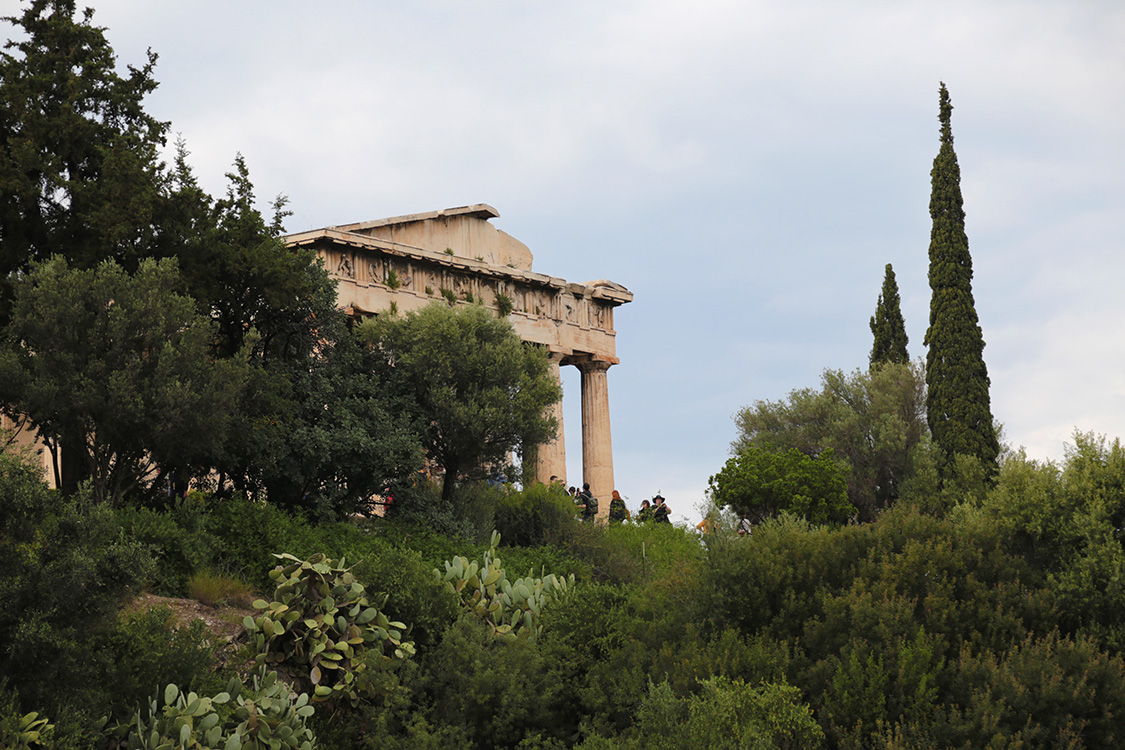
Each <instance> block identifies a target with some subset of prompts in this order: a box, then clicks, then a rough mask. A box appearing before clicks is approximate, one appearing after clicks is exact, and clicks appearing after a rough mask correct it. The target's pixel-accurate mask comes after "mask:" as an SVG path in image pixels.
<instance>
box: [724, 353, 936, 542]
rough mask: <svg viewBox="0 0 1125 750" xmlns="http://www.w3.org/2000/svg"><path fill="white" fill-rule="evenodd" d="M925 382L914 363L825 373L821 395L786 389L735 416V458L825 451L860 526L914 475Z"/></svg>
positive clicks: (921, 441) (921, 442) (922, 433)
mask: <svg viewBox="0 0 1125 750" xmlns="http://www.w3.org/2000/svg"><path fill="white" fill-rule="evenodd" d="M925 394H926V389H925V383H924V382H923V376H922V372H921V368H920V367H919V366H917V365H915V364H912V363H911V364H901V365H900V364H894V363H887V364H885V365H883V366H881V367H878V368H874V369H873V370H870V371H860V370H857V371H855V372H853V373H850V374H846V373H843V372H840V371H838V370H826V371H825V372H824V375H823V377H822V379H821V390H819V391H818V390H815V389H812V388H802V389H798V390H794V391H792V392H791V393H790V394H789V397H788V399H786V400H783V401H758V402H755V403H754V404H753V405H752V406H748V407H745V408H743V409H741V410H739V412H738V413H737V414H736V415H735V423H736V425H737V427H738V437H737V438H736V439H735V441H734V442H733V443H732V445H731V453H732V454H733V455H735V456H737V455H740V454H742V453H743V452H744V451H746V450H747V449H749V448H759V449H762V450H765V451H768V452H771V453H784V452H786V451H789V450H793V449H795V450H798V451H800V452H801V453H804V454H805V455H807V456H809V457H812V458H817V457H819V456H821V455H822V454H825V453H826V452H828V451H831V452H832V457H833V460H835V461H838V462H839V463H840V464H841V465H842V466H843V467H844V468H845V471H846V477H847V486H848V500H849V501H850V502H851V504H852V505H854V506H855V507H856V508H857V509H858V511H859V515H860V519H861V520H864V521H868V520H871V519H873V518H874V517H875V516H876V515H877V514H878V512H879V511H880V510H881V509H883V508H886V507H888V506H889V505H890V504H892V503H893V502H895V501H896V500H897V499H898V498H899V497H900V496H901V494H902V492H903V487H904V485H905V484H906V483H908V481H909V480H910V479H911V478H912V477H914V476H915V475H917V474H918V472H919V469H920V468H922V463H923V459H924V456H920V455H919V451H920V449H921V448H924V446H925V443H926V440H927V437H928V434H927V430H926V419H925Z"/></svg>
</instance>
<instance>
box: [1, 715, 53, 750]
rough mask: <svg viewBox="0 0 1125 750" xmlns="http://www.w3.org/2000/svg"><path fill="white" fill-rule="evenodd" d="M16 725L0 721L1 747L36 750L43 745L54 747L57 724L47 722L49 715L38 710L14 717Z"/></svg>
mask: <svg viewBox="0 0 1125 750" xmlns="http://www.w3.org/2000/svg"><path fill="white" fill-rule="evenodd" d="M12 722H13V724H14V726H5V725H4V723H3V722H0V748H5V750H6V749H7V748H11V749H12V750H35V749H36V748H42V747H54V745H53V744H51V738H52V735H53V734H54V731H55V725H54V724H49V723H48V722H47V717H45V716H40V715H39V713H38V712H36V711H32V712H31V713H29V714H24V715H23V716H19V718H18V719H17V718H16V717H15V716H13V717H12Z"/></svg>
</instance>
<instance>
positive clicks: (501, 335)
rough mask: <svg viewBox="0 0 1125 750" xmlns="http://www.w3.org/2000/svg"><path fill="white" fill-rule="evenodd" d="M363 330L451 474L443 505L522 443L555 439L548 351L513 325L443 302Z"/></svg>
mask: <svg viewBox="0 0 1125 750" xmlns="http://www.w3.org/2000/svg"><path fill="white" fill-rule="evenodd" d="M363 326H364V333H365V335H366V336H367V337H368V339H369V340H370V341H371V342H372V343H374V344H375V345H377V346H378V348H379V350H380V351H382V352H383V354H384V355H385V356H386V357H387V358H388V362H389V364H390V366H391V372H393V373H394V377H395V379H396V381H397V382H398V384H399V385H400V387H403V388H405V389H406V391H407V392H409V393H410V394H411V395H412V397H413V399H414V401H415V403H416V405H417V409H418V414H419V416H420V424H423V425H425V428H424V433H423V434H424V437H423V445H424V446H425V448H426V450H427V452H428V454H429V457H430V458H431V459H432V460H434V461H436V462H437V463H438V464H439V465H440V466H441V467H442V468H443V469H444V470H445V482H444V484H443V485H442V498H443V500H445V501H449V500H450V499H451V497H452V493H453V489H454V487H455V485H456V483H457V481H459V480H460V479H462V478H464V479H478V478H481V477H482V476H483V475H484V474H485V473H486V472H488V471H489V470H491V469H495V468H496V467H499V466H503V465H505V464H507V462H508V457H509V454H510V453H511V452H512V450H514V449H516V448H518V447H519V446H520V445H521V442H522V443H536V444H537V443H542V442H545V441H547V440H549V439H550V438H552V437H554V435H555V431H556V430H557V428H558V425H557V423H556V421H555V419H554V417H548V416H545V409H546V408H547V407H548V406H549V405H550V404H553V403H555V402H556V401H558V400H559V399H560V398H561V397H562V389H561V387H560V386H559V384H558V383H557V382H556V381H555V380H554V379H553V378H552V377H551V375H550V371H549V368H548V363H547V358H546V356H545V354H544V352H543V351H542V350H541V349H539V348H536V347H533V346H530V345H528V344H525V343H523V342H522V341H521V340H520V338H519V336H517V335H516V333H515V331H514V330H512V325H511V323H509V322H508V321H507V320H504V319H501V318H497V317H496V316H495V315H494V314H492V313H491V312H489V311H488V310H486V309H485V308H484V307H481V306H480V305H472V304H470V305H466V306H458V307H451V306H449V305H447V304H445V303H441V302H437V303H433V304H430V305H427V306H426V307H424V308H422V309H421V310H419V311H417V312H413V313H409V314H408V315H406V316H404V317H400V316H397V315H383V316H380V317H379V318H376V319H374V320H371V321H366V322H365V323H364V324H363Z"/></svg>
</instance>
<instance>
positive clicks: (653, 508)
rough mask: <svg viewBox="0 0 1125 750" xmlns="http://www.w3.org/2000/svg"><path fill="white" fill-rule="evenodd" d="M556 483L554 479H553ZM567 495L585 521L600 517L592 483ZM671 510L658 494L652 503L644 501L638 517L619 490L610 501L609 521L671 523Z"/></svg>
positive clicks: (575, 488)
mask: <svg viewBox="0 0 1125 750" xmlns="http://www.w3.org/2000/svg"><path fill="white" fill-rule="evenodd" d="M551 479H552V481H554V479H555V478H554V477H551ZM567 493H568V494H569V495H570V496H571V497H572V498H574V505H575V507H576V508H577V509H578V512H579V515H581V516H582V520H583V521H590V520H593V519H594V518H595V517H596V516H597V515H598V499H597V498H596V497H594V495H593V493H591V492H590V483H589V482H587V483H585V484H583V485H582V489H581V490H579V489H578V488H577V487H571V488H570V489H568V490H567ZM671 512H672V511H671V509H670V508H669V507H668V506H667V504H665V502H664V497H663V496H662V495H661V494H660V493H659V492H658V493H656V496H655V497H653V498H652V501H651V502H650V501H648V500H642V501H641V508H640V510H638V511H637V515H636V517H634V516H633V514H632V513H630V512H629V509H628V508H627V507H626V506H625V500H624V499H623V498H622V497H621V493H620V492H618V491H617V490H614V491H613V495H612V496H611V497H610V500H609V521H610V523H622V522H623V521H628V520H629V519H630V518H632V519H633V520H635V521H636V522H637V523H647V522H649V521H651V522H653V523H671V520H669V518H668V516H669V515H671Z"/></svg>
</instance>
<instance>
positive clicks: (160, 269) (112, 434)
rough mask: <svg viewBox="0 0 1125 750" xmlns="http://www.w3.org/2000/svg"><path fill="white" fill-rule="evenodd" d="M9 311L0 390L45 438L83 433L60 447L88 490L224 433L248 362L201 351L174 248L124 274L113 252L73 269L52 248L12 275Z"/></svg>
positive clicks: (145, 472)
mask: <svg viewBox="0 0 1125 750" xmlns="http://www.w3.org/2000/svg"><path fill="white" fill-rule="evenodd" d="M11 317H12V319H11V322H10V323H9V325H8V326H7V329H6V334H7V340H6V341H5V342H4V343H5V344H6V346H5V347H4V349H3V350H0V401H3V402H4V403H7V404H10V405H12V406H14V408H15V410H16V411H17V412H18V413H21V414H26V415H27V416H28V417H29V418H30V419H31V421H32V423H33V424H34V425H35V427H36V429H37V430H38V431H39V435H40V437H41V438H43V439H44V440H46V441H47V443H48V445H49V446H51V447H52V448H57V447H58V444H59V441H60V439H61V436H63V435H81V436H83V439H82V441H81V442H80V443H78V444H77V445H74V446H63V450H64V451H66V450H69V451H72V452H75V453H77V458H78V460H79V461H80V462H81V464H82V465H83V468H84V469H85V474H86V476H88V477H90V480H91V482H92V489H93V493H94V496H95V497H96V498H97V499H99V500H106V499H117V498H119V497H121V496H122V495H123V494H125V493H127V492H129V491H131V490H133V489H134V488H137V487H138V486H142V485H143V483H144V482H145V481H146V479H147V478H148V477H151V476H152V475H153V473H154V470H155V469H156V468H157V467H160V468H164V469H174V470H177V471H179V472H181V473H183V472H184V471H185V470H186V469H188V468H190V467H197V466H198V465H199V464H200V463H201V462H205V461H206V459H207V458H208V457H209V456H210V455H212V454H214V453H215V452H216V451H217V450H218V449H219V447H220V446H221V445H222V444H223V441H224V437H225V434H226V431H227V429H228V426H229V424H230V420H231V416H230V415H231V414H232V413H233V412H234V411H235V407H236V404H237V403H238V401H239V397H240V395H241V394H242V392H243V387H244V385H245V382H246V379H247V375H248V366H247V363H246V361H245V359H244V358H240V357H232V358H227V359H223V360H218V361H215V360H214V359H213V358H212V357H211V352H212V348H211V343H212V340H213V338H214V329H213V324H212V323H211V321H210V320H209V319H208V318H206V317H205V316H202V315H199V314H198V313H197V312H196V310H195V302H194V301H193V300H192V299H191V298H190V297H187V296H185V295H184V294H182V289H181V285H180V280H179V274H178V271H177V269H176V263H175V261H174V260H171V259H166V260H162V261H159V262H158V261H154V260H152V259H147V260H144V261H142V262H141V264H140V266H139V267H138V269H137V272H136V273H135V274H133V275H130V274H128V273H126V272H125V271H124V269H122V268H121V266H119V265H117V263H115V262H114V261H112V260H106V261H103V262H102V263H101V264H99V265H98V266H97V267H96V268H93V269H74V268H70V267H69V266H68V265H67V263H66V261H65V260H64V259H63V258H61V257H55V258H52V259H51V260H50V261H47V262H45V263H41V264H35V265H33V266H32V269H31V271H30V272H29V273H28V274H26V275H24V276H22V277H21V279H20V281H19V282H18V284H17V285H16V296H15V299H14V300H13V304H12V316H11ZM56 455H57V454H56ZM56 466H57V462H56ZM56 479H57V476H56Z"/></svg>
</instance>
